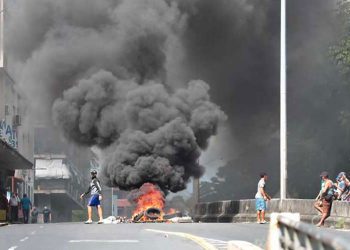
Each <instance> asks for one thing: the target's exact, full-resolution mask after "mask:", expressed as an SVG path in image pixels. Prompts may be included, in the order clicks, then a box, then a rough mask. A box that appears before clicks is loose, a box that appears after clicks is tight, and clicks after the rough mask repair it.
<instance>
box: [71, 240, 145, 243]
mask: <svg viewBox="0 0 350 250" xmlns="http://www.w3.org/2000/svg"><path fill="white" fill-rule="evenodd" d="M68 242H69V243H84V242H93V243H139V241H138V240H70V241H68Z"/></svg>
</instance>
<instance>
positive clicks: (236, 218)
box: [194, 199, 350, 228]
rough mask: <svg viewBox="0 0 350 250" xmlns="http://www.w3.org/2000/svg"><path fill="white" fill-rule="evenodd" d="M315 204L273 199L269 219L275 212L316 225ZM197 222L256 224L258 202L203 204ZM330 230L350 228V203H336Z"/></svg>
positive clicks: (310, 201) (198, 212)
mask: <svg viewBox="0 0 350 250" xmlns="http://www.w3.org/2000/svg"><path fill="white" fill-rule="evenodd" d="M314 203H315V201H314V200H304V199H287V200H283V201H282V202H281V201H280V200H279V199H272V200H271V201H269V202H268V203H267V207H268V208H267V218H269V214H270V213H272V212H278V213H281V212H287V213H300V216H301V220H302V221H304V222H308V223H312V224H316V223H317V222H318V221H319V219H320V216H319V215H318V213H317V211H316V210H315V209H314V207H313V205H314ZM194 220H195V221H197V222H198V221H201V222H254V221H256V211H255V200H254V199H248V200H226V201H217V202H203V203H199V204H197V205H196V209H195V215H194ZM326 224H327V225H328V226H334V227H337V228H350V202H341V201H336V202H333V207H332V212H331V217H330V218H328V219H327V221H326Z"/></svg>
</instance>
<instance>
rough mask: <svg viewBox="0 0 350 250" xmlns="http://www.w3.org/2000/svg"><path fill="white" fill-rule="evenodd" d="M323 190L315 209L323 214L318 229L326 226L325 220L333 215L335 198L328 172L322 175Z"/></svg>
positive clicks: (317, 199)
mask: <svg viewBox="0 0 350 250" xmlns="http://www.w3.org/2000/svg"><path fill="white" fill-rule="evenodd" d="M320 177H321V190H320V192H319V194H318V196H317V197H316V203H315V205H314V207H315V208H316V209H317V210H318V211H319V212H320V213H321V215H322V216H321V220H320V222H319V223H318V224H317V225H316V226H317V227H321V226H324V222H325V220H326V219H327V218H328V217H329V216H330V215H331V210H332V202H333V197H334V189H333V182H332V181H331V180H330V179H329V175H328V172H326V171H324V172H322V173H321V174H320Z"/></svg>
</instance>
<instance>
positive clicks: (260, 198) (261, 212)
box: [255, 173, 271, 224]
mask: <svg viewBox="0 0 350 250" xmlns="http://www.w3.org/2000/svg"><path fill="white" fill-rule="evenodd" d="M266 181H267V174H266V173H261V174H260V180H259V182H258V190H257V193H256V195H255V207H256V212H257V223H259V224H265V223H266V221H265V210H266V201H268V200H271V197H270V196H269V195H268V194H267V193H266V191H265V185H266Z"/></svg>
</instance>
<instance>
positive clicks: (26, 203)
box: [21, 194, 32, 224]
mask: <svg viewBox="0 0 350 250" xmlns="http://www.w3.org/2000/svg"><path fill="white" fill-rule="evenodd" d="M21 205H22V210H23V220H24V224H28V221H29V211H30V210H31V209H32V202H31V201H30V199H29V198H28V197H27V194H23V198H22V199H21Z"/></svg>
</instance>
